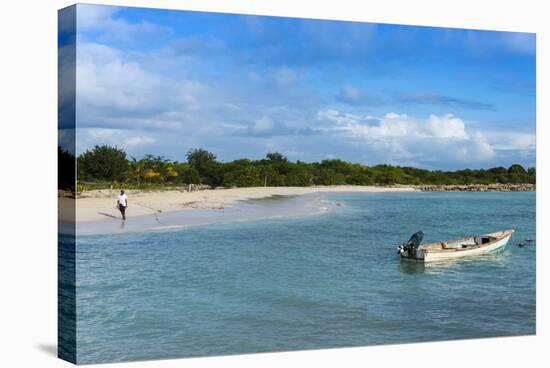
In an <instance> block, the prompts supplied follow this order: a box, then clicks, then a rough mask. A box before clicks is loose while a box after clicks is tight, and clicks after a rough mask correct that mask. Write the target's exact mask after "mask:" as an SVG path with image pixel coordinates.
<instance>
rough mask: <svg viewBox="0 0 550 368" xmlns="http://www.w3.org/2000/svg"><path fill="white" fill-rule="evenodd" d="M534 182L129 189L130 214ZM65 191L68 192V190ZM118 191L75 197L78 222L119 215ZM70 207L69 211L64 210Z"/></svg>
mask: <svg viewBox="0 0 550 368" xmlns="http://www.w3.org/2000/svg"><path fill="white" fill-rule="evenodd" d="M535 190H536V187H535V185H534V184H468V185H411V186H404V185H395V186H387V187H383V186H354V185H335V186H313V187H247V188H229V189H221V188H220V189H201V190H196V191H191V192H189V191H188V190H186V189H184V188H177V189H168V190H136V189H128V190H126V193H127V194H128V197H129V198H128V214H129V216H132V217H138V216H154V215H158V214H161V213H171V212H177V211H189V210H199V209H201V210H224V209H225V208H227V207H231V206H232V205H234V204H235V203H236V202H238V201H246V200H250V199H265V198H270V197H275V196H301V195H304V194H311V193H335V192H336V193H338V192H340V193H342V192H362V193H388V192H449V191H463V192H516V191H535ZM65 194H66V193H65ZM58 195H59V219H60V220H62V221H65V222H74V216H75V213H74V211H71V209H74V207H75V199H74V198H71V197H69V196H67V195H64V194H63V193H59V194H58ZM117 195H118V190H114V189H113V190H110V189H101V190H91V191H87V192H85V193H84V194H82V195H79V196H78V198H77V200H76V208H77V211H76V220H77V223H88V222H103V221H108V220H111V221H112V220H113V219H119V218H120V212H119V211H118V209H117V208H116V206H115V204H116V197H117ZM65 209H68V210H65Z"/></svg>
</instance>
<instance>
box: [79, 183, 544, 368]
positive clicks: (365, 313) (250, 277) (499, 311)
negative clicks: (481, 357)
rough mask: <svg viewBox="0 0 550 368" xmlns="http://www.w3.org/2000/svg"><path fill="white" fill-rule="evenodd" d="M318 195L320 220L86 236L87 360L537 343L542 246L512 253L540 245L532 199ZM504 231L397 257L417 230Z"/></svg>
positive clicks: (448, 234) (456, 233) (82, 355)
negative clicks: (470, 254)
mask: <svg viewBox="0 0 550 368" xmlns="http://www.w3.org/2000/svg"><path fill="white" fill-rule="evenodd" d="M320 196H321V197H315V198H316V199H315V200H317V201H323V202H318V203H319V204H321V203H322V204H323V206H324V207H326V208H328V209H330V210H329V211H326V213H324V214H321V215H319V214H317V215H311V216H306V215H305V214H303V213H302V212H300V211H302V210H303V208H296V210H295V211H291V213H294V214H301V216H295V217H293V218H280V217H278V218H266V219H262V220H259V221H248V222H246V221H240V222H222V223H213V224H208V225H204V226H198V227H190V228H185V229H170V230H162V231H152V232H138V233H125V234H120V235H95V236H85V237H79V238H78V240H77V285H76V300H77V316H78V322H77V340H78V344H77V346H78V354H77V358H78V361H79V362H80V363H95V362H110V361H123V360H139V359H156V358H171V357H188V356H199V355H200V356H204V355H222V354H237V353H252V352H264V351H285V350H296V349H318V348H329V347H344V346H362V345H371V344H388V343H404V342H417V341H434V340H449V339H463V338H477V337H492V336H511V335H525V334H534V333H535V254H536V243H535V242H532V243H531V244H530V245H529V246H526V247H518V246H517V245H516V244H517V243H518V242H520V241H523V240H524V239H535V193H532V192H527V193H331V194H323V195H320ZM306 198H307V197H306ZM292 201H293V199H292V198H279V199H278V200H276V201H271V202H269V201H267V202H262V203H261V206H266V207H265V208H264V209H263V210H266V211H268V210H269V206H273V208H275V209H276V208H277V206H283V207H285V208H287V209H288V208H292V206H294V205H296V203H302V202H292ZM327 204H328V205H327ZM337 204H338V205H337ZM247 205H249V206H252V205H253V204H247ZM302 205H303V203H302ZM268 212H269V211H268ZM274 212H277V210H274ZM309 213H310V214H312V213H315V212H314V211H313V212H309ZM507 228H513V229H516V233H515V234H514V236H513V238H512V240H511V241H510V243H509V245H508V247H507V248H506V249H505V250H504V251H502V252H499V253H496V254H491V255H485V256H480V257H475V258H471V259H466V260H462V261H458V262H456V261H455V262H453V263H444V264H436V265H426V266H423V265H422V264H414V263H408V262H401V261H400V260H399V258H398V257H397V256H396V254H395V253H396V249H395V248H396V245H397V244H398V243H399V242H403V241H405V240H407V239H408V237H409V236H410V235H411V234H412V233H414V232H415V231H417V230H420V229H421V230H423V231H424V233H425V239H424V240H425V241H436V240H446V239H454V238H459V237H462V236H465V235H473V234H478V233H483V232H492V231H497V230H501V229H507Z"/></svg>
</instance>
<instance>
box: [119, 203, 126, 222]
mask: <svg viewBox="0 0 550 368" xmlns="http://www.w3.org/2000/svg"><path fill="white" fill-rule="evenodd" d="M118 210H119V211H120V213H121V214H122V219H123V220H126V207H124V206H123V205H121V204H120V203H119V204H118Z"/></svg>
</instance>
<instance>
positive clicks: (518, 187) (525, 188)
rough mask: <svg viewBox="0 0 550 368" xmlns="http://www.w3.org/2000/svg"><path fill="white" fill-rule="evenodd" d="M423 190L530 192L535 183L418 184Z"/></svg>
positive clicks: (534, 187) (534, 188)
mask: <svg viewBox="0 0 550 368" xmlns="http://www.w3.org/2000/svg"><path fill="white" fill-rule="evenodd" d="M415 187H416V188H417V189H419V190H421V191H423V192H530V191H534V190H536V185H535V184H464V185H417V186H415Z"/></svg>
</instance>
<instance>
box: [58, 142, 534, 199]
mask: <svg viewBox="0 0 550 368" xmlns="http://www.w3.org/2000/svg"><path fill="white" fill-rule="evenodd" d="M68 156H69V157H68ZM70 156H71V155H70V154H69V153H67V152H66V151H63V150H61V149H59V157H60V173H61V171H62V170H63V168H62V166H61V162H63V163H64V165H69V168H70V161H71V157H70ZM72 160H73V161H74V157H72ZM77 178H78V182H79V183H86V184H87V185H88V187H89V188H91V187H94V188H99V187H108V186H109V185H121V186H125V187H132V188H134V187H135V188H149V187H151V188H152V187H159V186H178V185H187V184H204V185H209V186H211V187H253V186H311V185H342V184H348V185H393V184H404V185H421V184H435V185H443V184H493V183H514V184H516V183H517V184H519V183H533V184H534V183H535V181H536V170H535V168H534V167H530V168H527V169H525V168H524V167H523V166H521V165H519V164H514V165H511V166H510V167H508V168H505V167H494V168H490V169H476V170H471V169H465V170H457V171H439V170H436V171H431V170H426V169H419V168H414V167H401V166H393V165H376V166H366V165H361V164H357V163H350V162H346V161H342V160H338V159H334V160H323V161H321V162H312V163H307V162H302V161H296V162H292V161H289V160H288V158H287V157H285V156H284V155H283V154H281V153H278V152H270V153H268V154H267V155H266V156H265V158H263V159H261V160H250V159H244V158H243V159H238V160H234V161H231V162H221V161H219V160H217V158H216V155H215V154H214V153H212V152H209V151H207V150H204V149H202V148H197V149H192V150H190V151H188V152H187V154H186V161H185V162H179V161H172V160H169V159H167V158H165V157H163V156H156V155H150V154H149V155H145V156H144V157H142V158H141V159H139V160H138V159H136V158H134V157H128V155H127V154H126V152H124V150H122V149H121V148H118V147H112V146H106V145H102V146H95V147H94V148H92V149H89V150H87V151H86V152H84V153H82V154H81V155H79V156H78V158H77ZM62 181H63V180H62V178H61V176H60V185H61V182H62ZM67 181H70V180H65V182H67ZM94 185H95V186H94Z"/></svg>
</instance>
